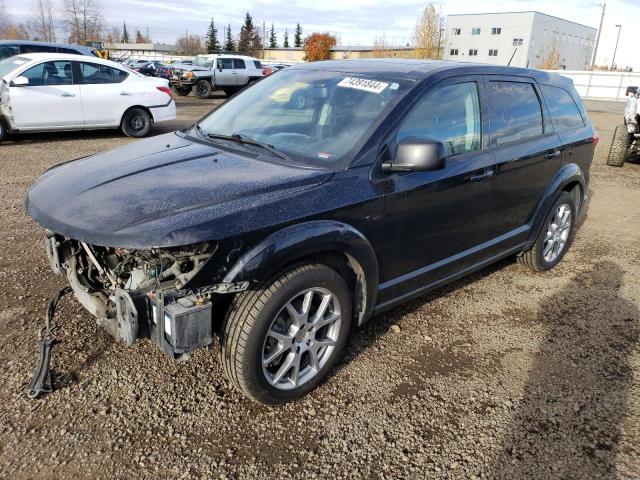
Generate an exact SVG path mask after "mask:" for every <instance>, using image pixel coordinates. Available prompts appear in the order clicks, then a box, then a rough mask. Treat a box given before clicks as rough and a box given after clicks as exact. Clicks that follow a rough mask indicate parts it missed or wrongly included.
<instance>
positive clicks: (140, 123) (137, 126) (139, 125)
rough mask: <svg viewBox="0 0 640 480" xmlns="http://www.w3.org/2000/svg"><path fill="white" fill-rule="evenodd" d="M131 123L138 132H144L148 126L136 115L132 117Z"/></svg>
mask: <svg viewBox="0 0 640 480" xmlns="http://www.w3.org/2000/svg"><path fill="white" fill-rule="evenodd" d="M129 123H130V125H131V128H132V129H133V130H135V131H136V132H139V131H140V130H142V129H143V128H144V127H145V125H146V122H145V120H144V118H142V116H141V115H134V116H133V117H131V121H130V122H129Z"/></svg>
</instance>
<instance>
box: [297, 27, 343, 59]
mask: <svg viewBox="0 0 640 480" xmlns="http://www.w3.org/2000/svg"><path fill="white" fill-rule="evenodd" d="M336 43H337V41H336V37H335V35H331V34H330V33H312V34H311V35H309V36H308V37H307V38H305V39H304V53H305V60H307V61H309V62H316V61H318V60H328V59H329V58H330V57H331V49H332V48H333V47H335V46H336Z"/></svg>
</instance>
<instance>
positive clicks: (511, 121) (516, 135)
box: [488, 81, 543, 146]
mask: <svg viewBox="0 0 640 480" xmlns="http://www.w3.org/2000/svg"><path fill="white" fill-rule="evenodd" d="M488 85H489V92H488V93H489V95H488V97H489V135H490V138H491V140H490V144H491V146H498V145H504V144H506V143H511V142H516V141H518V140H523V139H526V138H531V137H536V136H538V135H542V132H543V128H542V107H541V106H540V100H539V99H538V95H537V94H536V91H535V89H534V88H533V85H532V84H531V83H527V82H497V81H496V82H489V84H488Z"/></svg>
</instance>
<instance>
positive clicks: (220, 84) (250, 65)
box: [169, 54, 266, 98]
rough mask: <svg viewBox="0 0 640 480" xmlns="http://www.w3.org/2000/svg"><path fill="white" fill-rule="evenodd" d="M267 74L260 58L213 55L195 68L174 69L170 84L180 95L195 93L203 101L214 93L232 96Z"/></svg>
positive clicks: (198, 59) (199, 59)
mask: <svg viewBox="0 0 640 480" xmlns="http://www.w3.org/2000/svg"><path fill="white" fill-rule="evenodd" d="M265 75H266V72H265V68H264V67H263V66H262V63H260V60H258V59H256V58H253V57H248V56H244V55H227V54H211V55H198V56H197V57H196V59H195V62H194V64H193V65H182V68H176V69H174V71H173V74H172V75H171V77H170V79H169V82H170V84H171V86H172V87H173V89H174V91H175V92H176V93H177V94H178V95H180V96H186V95H189V93H190V92H191V90H195V92H196V94H197V95H198V96H199V97H200V98H208V97H209V96H211V93H212V92H213V91H214V90H222V91H224V92H225V93H226V94H227V96H231V95H233V94H234V93H236V92H238V91H239V90H241V89H242V88H244V87H246V86H247V85H249V84H250V83H252V82H255V81H256V80H259V79H261V78H262V77H263V76H265ZM194 87H195V88H194Z"/></svg>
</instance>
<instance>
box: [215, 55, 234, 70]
mask: <svg viewBox="0 0 640 480" xmlns="http://www.w3.org/2000/svg"><path fill="white" fill-rule="evenodd" d="M218 68H221V69H222V70H231V69H233V66H232V64H231V59H230V58H219V59H218Z"/></svg>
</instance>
